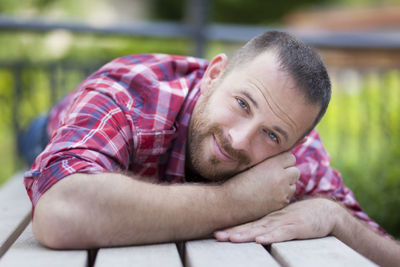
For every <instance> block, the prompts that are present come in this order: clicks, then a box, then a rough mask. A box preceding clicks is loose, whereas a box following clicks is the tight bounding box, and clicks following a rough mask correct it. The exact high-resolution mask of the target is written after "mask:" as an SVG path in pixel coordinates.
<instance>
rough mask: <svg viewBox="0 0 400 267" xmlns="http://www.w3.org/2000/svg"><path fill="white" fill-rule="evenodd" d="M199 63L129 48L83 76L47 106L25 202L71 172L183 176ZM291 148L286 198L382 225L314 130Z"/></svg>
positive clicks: (173, 180) (155, 177)
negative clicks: (291, 185)
mask: <svg viewBox="0 0 400 267" xmlns="http://www.w3.org/2000/svg"><path fill="white" fill-rule="evenodd" d="M207 66H208V62H207V61H206V60H203V59H198V58H193V57H181V56H169V55H160V54H154V55H131V56H126V57H122V58H118V59H116V60H114V61H112V62H110V63H108V64H106V65H105V66H103V67H102V68H101V69H100V70H98V71H97V72H95V73H94V74H93V75H91V76H90V77H89V78H87V79H86V80H85V81H83V83H82V84H81V85H80V86H79V87H78V89H77V90H76V91H75V92H73V93H71V94H70V95H68V96H67V97H66V98H64V99H63V100H62V101H61V102H60V103H59V104H58V105H57V106H55V107H54V108H53V109H52V111H51V113H50V119H49V123H48V127H47V131H48V133H49V136H51V141H50V143H49V144H48V145H47V147H46V149H45V150H44V151H43V152H42V153H41V154H40V155H39V156H38V157H37V158H36V161H35V163H34V164H33V166H32V168H31V170H30V171H28V172H26V174H25V187H26V189H27V191H28V195H29V197H30V199H31V201H32V203H33V206H34V205H36V203H37V201H38V199H39V197H40V196H41V195H42V194H43V193H44V192H45V191H46V190H48V189H49V188H50V187H51V186H52V185H54V184H55V183H56V182H57V181H59V180H61V179H62V178H64V177H66V176H68V175H71V174H73V173H77V172H79V173H102V172H123V171H129V172H131V173H133V174H135V175H138V176H140V177H142V179H143V180H147V181H153V182H157V181H158V182H171V183H182V182H184V181H185V173H184V171H185V169H184V167H185V146H186V135H187V127H188V123H189V120H190V116H191V113H192V110H193V107H194V105H195V103H196V101H197V99H198V97H199V95H200V91H199V86H200V81H201V78H202V76H203V74H204V71H205V69H206V68H207ZM292 152H293V153H294V155H295V156H296V158H297V163H296V165H297V167H298V168H299V169H300V171H301V177H300V180H299V181H298V183H297V189H296V193H295V196H294V197H293V199H292V200H293V201H294V200H296V199H301V198H304V197H307V196H316V195H318V196H326V197H330V198H333V199H335V200H337V201H339V202H341V203H342V204H343V205H345V206H346V207H347V208H348V209H349V210H350V211H351V212H352V213H353V214H354V215H355V216H357V217H358V218H360V219H361V220H363V221H365V222H367V223H368V224H369V225H370V226H371V227H372V228H373V229H374V230H375V231H378V232H383V230H382V229H381V228H380V227H379V226H378V225H377V224H376V223H375V222H373V221H372V220H371V219H370V218H369V217H368V216H367V215H366V214H365V213H364V212H363V211H362V209H361V207H360V205H359V204H358V203H357V202H356V200H355V198H354V195H353V193H352V192H351V191H350V190H349V189H348V188H347V187H345V186H344V185H343V182H342V178H341V176H340V174H339V173H338V172H337V171H336V170H334V169H332V168H331V167H330V165H329V162H330V159H329V155H328V154H327V152H326V151H325V149H324V147H323V144H322V142H321V140H320V138H319V135H318V133H317V131H316V130H313V131H312V132H311V133H310V134H309V135H308V140H307V142H305V143H303V144H301V145H299V146H298V147H296V148H294V150H293V151H292Z"/></svg>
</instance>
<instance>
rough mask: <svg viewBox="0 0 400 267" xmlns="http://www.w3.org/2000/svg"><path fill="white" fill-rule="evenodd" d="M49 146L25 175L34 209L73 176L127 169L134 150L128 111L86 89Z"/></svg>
mask: <svg viewBox="0 0 400 267" xmlns="http://www.w3.org/2000/svg"><path fill="white" fill-rule="evenodd" d="M67 110H68V111H67V112H65V115H64V117H63V119H62V121H61V122H60V126H59V127H58V128H57V129H56V130H55V132H54V133H53V135H52V137H51V140H50V143H49V144H48V145H47V147H46V148H45V150H44V151H43V152H42V153H41V154H40V155H39V156H38V157H37V158H36V160H35V162H34V164H33V166H32V168H31V170H30V171H28V172H27V173H26V174H25V187H26V189H27V192H28V195H29V197H30V198H31V201H32V204H33V207H34V206H35V205H36V203H37V201H38V199H39V198H40V196H41V195H43V193H45V192H46V191H47V190H48V189H49V188H50V187H51V186H53V185H54V184H55V183H57V182H58V181H60V180H61V179H63V178H64V177H66V176H68V175H71V174H73V173H77V172H79V173H101V172H116V171H120V170H125V169H127V168H128V165H129V161H130V160H129V159H130V156H131V154H132V150H133V138H132V136H133V134H132V133H133V123H132V122H131V121H130V119H129V116H127V113H128V112H129V111H127V110H126V108H125V107H124V106H123V105H121V104H120V103H118V102H117V101H116V100H115V98H113V97H111V96H110V95H107V94H105V93H103V92H101V91H97V90H93V89H90V88H86V89H83V90H80V91H78V92H77V93H76V95H75V98H74V100H73V101H72V103H71V105H70V107H69V108H68V109H67Z"/></svg>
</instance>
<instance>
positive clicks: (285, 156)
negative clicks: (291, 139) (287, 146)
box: [278, 152, 296, 168]
mask: <svg viewBox="0 0 400 267" xmlns="http://www.w3.org/2000/svg"><path fill="white" fill-rule="evenodd" d="M278 157H280V158H281V160H282V162H283V167H284V168H289V167H292V166H294V165H295V164H296V157H295V156H294V155H293V154H292V153H289V152H285V153H282V154H280V155H279V156H278Z"/></svg>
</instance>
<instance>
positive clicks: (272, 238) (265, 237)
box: [255, 226, 297, 245]
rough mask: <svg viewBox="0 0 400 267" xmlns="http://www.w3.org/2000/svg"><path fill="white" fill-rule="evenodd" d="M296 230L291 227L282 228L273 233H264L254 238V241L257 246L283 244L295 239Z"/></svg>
mask: <svg viewBox="0 0 400 267" xmlns="http://www.w3.org/2000/svg"><path fill="white" fill-rule="evenodd" d="M296 238H297V234H296V229H295V227H293V226H283V227H280V228H278V229H275V230H274V231H270V232H268V233H264V234H262V235H259V236H257V237H255V241H256V242H257V243H259V244H263V245H269V244H271V243H276V242H283V241H288V240H292V239H296Z"/></svg>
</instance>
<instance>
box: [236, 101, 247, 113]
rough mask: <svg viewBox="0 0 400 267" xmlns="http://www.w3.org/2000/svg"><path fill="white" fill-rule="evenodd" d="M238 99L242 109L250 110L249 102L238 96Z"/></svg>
mask: <svg viewBox="0 0 400 267" xmlns="http://www.w3.org/2000/svg"><path fill="white" fill-rule="evenodd" d="M236 101H237V102H238V104H239V106H240V107H241V108H242V109H244V110H246V111H248V110H249V107H248V106H247V103H246V102H244V101H243V100H242V99H240V98H236Z"/></svg>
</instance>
